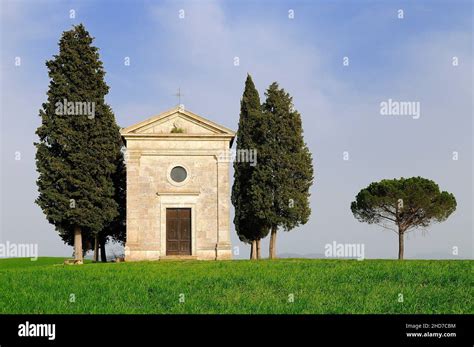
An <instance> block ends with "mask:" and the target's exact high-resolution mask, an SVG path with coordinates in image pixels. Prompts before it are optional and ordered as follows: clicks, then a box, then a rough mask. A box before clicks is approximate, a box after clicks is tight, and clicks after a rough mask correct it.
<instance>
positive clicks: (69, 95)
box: [35, 24, 122, 260]
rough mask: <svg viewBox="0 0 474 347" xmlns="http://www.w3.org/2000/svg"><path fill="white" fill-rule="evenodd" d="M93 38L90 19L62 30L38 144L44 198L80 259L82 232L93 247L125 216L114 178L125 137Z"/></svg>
mask: <svg viewBox="0 0 474 347" xmlns="http://www.w3.org/2000/svg"><path fill="white" fill-rule="evenodd" d="M92 41H93V38H92V37H91V36H90V35H89V33H88V32H87V31H86V29H85V27H84V26H83V25H82V24H80V25H78V26H74V27H73V29H72V30H69V31H65V32H64V33H63V34H62V37H61V39H60V41H59V54H58V55H55V56H54V57H53V59H51V60H49V61H47V62H46V66H47V68H48V74H49V77H50V84H49V90H48V93H47V101H46V102H45V103H43V105H42V109H41V110H40V117H41V125H40V127H39V128H38V129H37V131H36V134H37V135H38V137H39V142H38V143H35V146H36V148H37V152H36V165H37V171H38V173H39V177H38V180H37V185H38V190H39V196H38V198H37V199H36V203H37V204H38V205H39V206H40V207H41V208H42V210H43V212H44V213H45V215H46V218H47V220H48V221H49V222H50V223H51V224H53V225H54V226H55V228H56V230H57V231H58V232H59V234H60V236H61V237H62V239H63V240H64V242H66V243H68V244H70V245H71V244H74V254H75V258H76V259H78V260H82V254H83V249H84V248H83V245H82V244H83V242H82V237H83V236H84V239H85V240H87V241H88V242H87V243H89V245H90V243H91V242H90V240H97V237H96V236H100V235H101V232H104V228H106V227H107V226H110V225H111V223H113V221H114V220H117V219H118V218H120V213H119V205H118V202H117V189H118V187H117V184H118V183H117V182H118V181H119V179H118V178H117V177H115V178H114V176H117V175H120V156H121V153H120V149H121V147H122V140H121V137H120V133H119V128H118V126H117V124H116V122H115V117H114V114H113V112H112V110H111V108H110V106H109V105H107V104H106V102H105V96H106V94H107V93H108V91H109V87H108V86H107V84H106V83H105V81H104V76H105V71H104V68H103V65H102V62H101V61H100V59H99V53H98V48H97V47H94V46H93V45H92ZM89 247H90V246H88V247H86V248H89Z"/></svg>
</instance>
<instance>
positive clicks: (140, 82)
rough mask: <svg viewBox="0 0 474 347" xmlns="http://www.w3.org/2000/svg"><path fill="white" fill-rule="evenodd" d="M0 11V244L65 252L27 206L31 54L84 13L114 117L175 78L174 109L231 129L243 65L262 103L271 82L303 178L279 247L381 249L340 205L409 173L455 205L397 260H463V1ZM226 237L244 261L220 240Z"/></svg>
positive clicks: (468, 206)
mask: <svg viewBox="0 0 474 347" xmlns="http://www.w3.org/2000/svg"><path fill="white" fill-rule="evenodd" d="M0 8H1V13H0V18H1V24H0V30H1V64H2V70H1V71H2V77H1V123H0V126H1V129H0V130H1V146H2V147H1V153H2V161H1V163H2V167H1V174H2V178H1V183H2V185H1V189H2V200H1V202H2V204H1V213H2V224H1V225H2V230H1V234H0V237H1V239H0V241H3V242H4V241H6V240H10V241H12V242H13V241H15V242H39V245H40V253H42V254H43V255H44V254H51V255H54V254H57V255H60V254H61V255H62V254H66V255H67V254H69V253H70V251H71V250H70V248H68V247H65V246H63V245H62V244H61V241H60V239H59V237H58V236H57V235H56V234H55V232H54V230H53V228H52V227H51V226H50V225H48V223H47V222H46V221H45V218H44V216H43V214H42V212H41V210H40V209H39V208H38V207H37V206H36V205H34V203H33V201H34V199H35V196H36V186H35V179H36V173H35V165H34V147H33V142H34V141H35V140H36V137H35V135H34V131H35V129H36V127H37V126H38V125H39V117H38V110H39V108H40V107H41V103H42V102H44V101H45V93H46V91H47V86H48V76H47V70H46V67H45V64H44V63H45V61H46V60H47V59H50V58H51V57H52V55H54V54H56V53H57V50H58V48H57V42H58V39H59V37H60V35H61V33H62V32H63V31H64V30H68V29H70V28H71V26H72V25H73V24H78V23H84V24H85V25H86V27H87V29H88V30H89V32H90V33H91V34H92V35H93V36H94V37H95V38H96V40H95V45H96V46H98V47H99V48H100V54H101V59H102V61H103V63H104V66H105V70H106V72H107V76H106V80H107V83H108V84H109V86H110V93H109V95H108V97H107V101H108V103H109V104H110V105H111V106H112V108H113V110H114V112H115V115H116V118H117V122H118V124H119V125H120V126H122V127H126V126H129V125H131V124H134V123H136V122H138V121H141V120H143V119H145V118H147V117H149V116H151V115H155V114H158V113H160V112H162V111H164V110H166V109H169V108H170V107H172V106H174V105H175V104H176V103H177V100H176V97H175V96H174V94H175V93H176V90H177V88H178V87H180V88H181V90H182V92H183V94H184V97H183V103H184V104H185V106H186V108H187V109H189V110H191V111H193V112H195V113H197V114H200V115H202V116H204V117H207V118H209V119H211V120H213V121H216V122H218V123H221V124H222V125H225V126H227V127H229V128H232V129H236V127H237V122H238V114H239V101H240V97H241V94H242V90H243V84H244V80H245V76H246V74H247V72H249V73H251V74H252V76H253V78H254V81H255V83H256V85H257V88H258V89H259V92H260V95H261V97H262V98H263V93H264V91H265V88H266V87H267V86H268V85H269V84H270V83H271V82H273V81H278V82H279V83H280V85H281V86H282V87H284V88H285V89H286V90H287V91H288V92H289V93H290V94H291V95H292V96H293V98H294V103H295V106H296V108H297V109H298V110H299V111H300V113H301V114H302V118H303V126H304V131H305V140H306V141H307V142H308V145H309V147H310V149H311V151H312V153H313V157H314V166H315V171H316V180H315V184H314V187H313V189H312V197H311V205H312V209H313V213H312V216H311V219H310V221H309V222H308V224H307V225H305V226H302V227H300V228H298V229H297V230H294V231H293V232H291V233H282V234H281V235H280V238H279V244H278V249H279V252H280V253H300V254H306V253H323V251H324V245H325V244H326V243H330V242H332V241H337V242H361V243H364V244H365V250H366V256H368V257H376V258H393V257H395V255H396V247H397V242H396V235H394V234H393V235H392V233H391V232H389V231H384V230H381V229H380V228H377V227H373V226H367V225H364V224H361V223H358V222H357V221H356V220H355V219H354V218H353V216H352V214H351V212H350V210H349V204H350V202H351V201H352V199H353V198H354V196H355V195H356V194H357V192H358V191H359V190H360V189H362V188H364V187H365V186H367V185H368V184H369V183H371V182H372V181H376V180H380V179H382V178H394V177H401V176H404V177H410V176H418V175H421V176H424V177H427V178H431V179H433V180H435V181H436V182H437V183H438V184H439V185H440V187H441V189H443V190H448V191H450V192H453V193H454V194H455V196H456V197H457V200H458V210H457V211H456V213H455V214H454V215H453V216H451V217H450V219H449V220H448V221H446V222H445V223H443V224H439V225H435V226H433V227H432V228H431V229H430V231H429V232H428V234H427V235H426V236H421V233H414V234H413V235H411V236H410V239H409V240H408V241H407V242H406V251H405V253H406V257H407V258H410V257H429V256H435V257H450V256H451V253H450V252H451V249H452V247H453V246H458V247H460V255H461V256H463V257H472V251H473V242H472V241H473V240H472V232H473V229H472V208H473V206H472V194H473V188H472V162H473V152H472V149H473V147H472V132H473V128H472V95H473V89H472V88H473V87H472V78H473V76H472V68H473V56H472V43H473V37H472V19H473V17H472V4H471V2H469V1H416V2H414V1H357V2H356V1H263V2H259V3H255V2H254V1H226V2H224V1H173V2H161V1H160V2H158V1H90V0H89V1H42V0H39V1H11V0H6V1H2V4H1V7H0ZM70 9H74V10H75V11H76V18H75V19H71V18H69V11H70ZM181 9H183V10H184V11H185V18H184V19H180V18H179V16H178V15H179V10H181ZM290 9H292V10H294V14H295V17H294V19H289V18H288V11H289V10H290ZM399 9H402V10H403V11H404V18H403V19H399V18H398V10H399ZM345 56H347V57H348V58H349V66H343V64H342V59H343V57H345ZM15 57H21V66H15V65H14V61H15ZM125 57H130V62H131V64H130V66H125V65H124V59H125ZM234 57H239V60H240V65H239V66H234ZM453 57H458V59H459V65H458V66H453V65H452V58H453ZM389 98H391V99H394V100H403V101H405V100H406V101H415V102H420V104H421V117H420V119H417V120H414V119H411V118H410V117H386V116H385V117H384V116H381V115H380V113H379V105H380V102H382V101H385V100H387V99H389ZM344 151H348V152H349V155H350V159H349V160H348V161H343V160H342V156H343V154H342V153H343V152H344ZM453 151H457V152H458V153H459V158H460V159H459V160H458V161H453V160H452V152H453ZM15 152H20V153H21V160H19V161H18V160H14V153H15ZM232 234H234V231H233V230H232ZM233 243H234V245H240V246H241V249H242V256H246V252H247V247H246V246H244V245H243V244H241V243H239V241H238V239H237V238H236V237H235V235H233ZM264 246H265V247H266V245H264Z"/></svg>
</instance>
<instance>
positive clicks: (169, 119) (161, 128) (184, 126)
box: [121, 107, 235, 137]
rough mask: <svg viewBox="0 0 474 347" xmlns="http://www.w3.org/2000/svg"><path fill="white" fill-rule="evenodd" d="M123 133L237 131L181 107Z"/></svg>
mask: <svg viewBox="0 0 474 347" xmlns="http://www.w3.org/2000/svg"><path fill="white" fill-rule="evenodd" d="M173 129H174V130H173ZM176 129H179V132H176ZM121 134H122V135H123V136H126V135H132V136H133V135H148V136H152V135H153V134H156V135H163V134H171V135H173V134H176V135H177V136H186V135H188V134H189V135H207V136H212V135H217V136H222V135H228V136H232V137H233V136H235V133H234V132H233V131H232V130H230V129H228V128H226V127H223V126H221V125H219V124H217V123H214V122H212V121H210V120H208V119H206V118H203V117H201V116H198V115H197V114H194V113H192V112H190V111H188V110H185V109H183V108H179V107H176V108H173V109H171V110H169V111H166V112H163V113H161V114H159V115H157V116H153V117H150V118H148V119H146V120H144V121H142V122H140V123H137V124H135V125H132V126H130V127H128V128H125V129H122V130H121Z"/></svg>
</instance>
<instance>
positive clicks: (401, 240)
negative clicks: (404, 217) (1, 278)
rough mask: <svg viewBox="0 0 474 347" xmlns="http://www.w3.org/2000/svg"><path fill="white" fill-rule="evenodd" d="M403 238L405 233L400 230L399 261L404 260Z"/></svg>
mask: <svg viewBox="0 0 474 347" xmlns="http://www.w3.org/2000/svg"><path fill="white" fill-rule="evenodd" d="M403 236H404V232H403V231H402V230H398V260H403V252H404V247H405V245H404V243H403V241H404V240H403Z"/></svg>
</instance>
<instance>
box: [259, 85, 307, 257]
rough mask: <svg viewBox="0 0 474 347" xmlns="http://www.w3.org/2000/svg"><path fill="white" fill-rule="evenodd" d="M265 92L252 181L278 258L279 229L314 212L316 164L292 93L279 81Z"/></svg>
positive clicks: (302, 221) (272, 248) (272, 255)
mask: <svg viewBox="0 0 474 347" xmlns="http://www.w3.org/2000/svg"><path fill="white" fill-rule="evenodd" d="M265 95H266V101H265V103H264V104H263V117H262V125H261V126H260V129H262V133H261V136H260V137H259V138H260V140H261V142H262V144H261V146H260V153H259V154H260V155H259V165H258V166H257V168H256V170H255V172H254V174H253V177H252V180H253V182H251V185H252V186H253V187H255V188H254V194H253V196H252V201H253V204H254V209H255V210H257V211H259V217H260V218H262V219H264V220H265V221H266V223H267V225H269V227H270V228H271V238H270V250H269V253H270V258H275V257H276V237H277V231H278V229H279V228H283V229H284V230H286V231H289V230H291V229H293V228H295V227H297V226H298V225H300V224H305V223H306V222H307V221H308V218H309V216H310V214H311V209H310V204H309V196H310V193H309V189H310V187H311V185H312V183H313V164H312V157H311V153H310V151H309V149H308V147H307V145H306V143H305V142H304V139H303V128H302V122H301V116H300V114H299V112H298V111H296V110H295V109H294V107H293V100H292V97H291V96H290V95H289V94H288V93H287V92H285V90H284V89H280V88H279V87H278V84H277V83H276V82H274V83H273V84H271V85H270V87H269V88H268V89H267V92H266V93H265Z"/></svg>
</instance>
